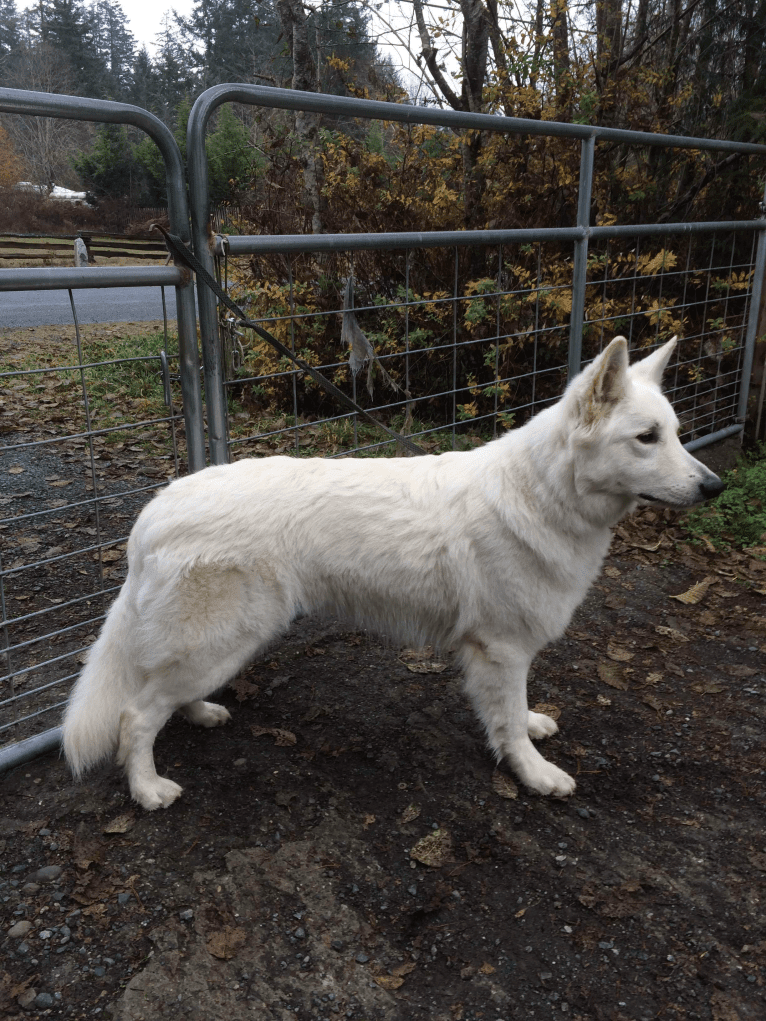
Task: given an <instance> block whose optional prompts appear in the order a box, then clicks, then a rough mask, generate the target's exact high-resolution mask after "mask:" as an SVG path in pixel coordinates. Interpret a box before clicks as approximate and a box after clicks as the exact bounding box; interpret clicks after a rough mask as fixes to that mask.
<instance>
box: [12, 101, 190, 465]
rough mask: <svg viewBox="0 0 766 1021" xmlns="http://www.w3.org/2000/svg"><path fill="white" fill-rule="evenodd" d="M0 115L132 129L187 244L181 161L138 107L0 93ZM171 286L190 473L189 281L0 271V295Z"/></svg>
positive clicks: (183, 276)
mask: <svg viewBox="0 0 766 1021" xmlns="http://www.w3.org/2000/svg"><path fill="white" fill-rule="evenodd" d="M0 113H15V114H26V115H27V116H32V117H62V118H66V119H69V120H80V121H96V122H99V123H102V124H132V125H133V126H134V127H137V128H140V129H141V130H142V131H145V132H146V134H147V135H149V137H150V138H151V139H152V141H153V142H154V143H155V144H156V145H157V147H158V149H159V150H160V152H161V154H162V158H163V160H164V163H165V179H166V183H167V189H168V216H169V218H170V226H171V230H172V231H173V233H174V234H178V235H179V236H180V237H181V238H182V239H183V241H184V242H188V241H189V213H188V206H187V201H186V180H185V175H184V165H183V159H182V157H181V151H180V149H179V148H178V143H177V142H176V140H175V138H174V137H173V134H172V132H171V131H170V129H169V128H167V127H166V126H165V125H164V124H163V123H162V121H161V120H160V119H159V117H155V116H154V114H152V113H149V112H148V111H146V110H143V109H142V108H141V107H138V106H131V105H129V104H127V103H112V102H109V101H107V100H102V99H86V98H84V97H82V96H59V95H54V94H52V93H46V92H27V91H24V90H22V89H0ZM161 284H164V285H166V286H169V285H173V286H174V287H175V289H176V308H177V312H178V345H179V355H180V369H181V389H182V392H183V412H184V422H185V426H186V442H187V447H188V454H189V469H190V471H199V469H200V468H204V467H205V432H204V420H203V414H202V395H201V391H200V374H199V353H198V351H197V321H196V314H195V307H194V281H193V280H192V279H191V277H190V275H189V274H188V273H187V272H186V271H184V270H181V269H180V268H179V267H177V266H88V267H74V266H73V267H71V268H70V267H49V268H40V267H34V268H31V269H27V268H24V267H22V268H15V269H0V291H43V290H58V289H64V290H66V289H69V288H88V287H146V286H152V285H155V286H159V285H161Z"/></svg>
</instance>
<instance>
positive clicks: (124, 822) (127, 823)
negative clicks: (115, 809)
mask: <svg viewBox="0 0 766 1021" xmlns="http://www.w3.org/2000/svg"><path fill="white" fill-rule="evenodd" d="M135 821H136V819H135V816H134V815H133V814H132V813H130V812H128V813H126V814H125V815H118V816H116V817H115V818H114V819H112V821H111V822H108V823H107V824H106V826H104V828H103V830H102V831H101V832H102V833H127V832H128V830H129V829H131V828H132V827H133V825H134V823H135Z"/></svg>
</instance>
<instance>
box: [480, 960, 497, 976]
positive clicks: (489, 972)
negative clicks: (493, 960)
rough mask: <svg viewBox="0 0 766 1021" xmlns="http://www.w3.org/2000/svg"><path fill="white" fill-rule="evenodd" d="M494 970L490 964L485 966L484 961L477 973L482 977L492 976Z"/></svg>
mask: <svg viewBox="0 0 766 1021" xmlns="http://www.w3.org/2000/svg"><path fill="white" fill-rule="evenodd" d="M495 970H496V969H495V968H493V967H492V965H491V964H487V962H486V961H485V962H484V964H482V966H481V967H480V968H479V971H480V972H481V974H482V975H492V974H494V972H495Z"/></svg>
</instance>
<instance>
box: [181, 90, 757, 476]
mask: <svg viewBox="0 0 766 1021" xmlns="http://www.w3.org/2000/svg"><path fill="white" fill-rule="evenodd" d="M222 103H243V104H249V105H253V106H261V107H268V108H272V109H275V108H276V109H281V110H293V111H299V110H300V111H305V112H309V113H316V114H329V115H336V116H337V115H341V116H344V117H359V118H366V119H369V120H378V121H399V122H404V123H406V124H430V125H434V126H438V127H446V128H451V129H454V130H478V131H495V132H507V133H510V134H519V135H549V136H558V137H563V138H571V139H577V140H579V141H580V144H581V155H580V179H579V186H578V203H577V223H576V225H574V226H572V227H563V228H540V229H534V230H480V231H430V232H427V233H425V232H424V233H390V234H319V235H306V236H300V235H297V236H296V235H274V236H269V237H262V236H238V237H234V236H230V237H227V238H226V239H225V244H226V247H227V250H228V252H229V254H231V255H245V254H250V253H254V252H284V253H288V252H322V251H325V252H326V251H334V252H338V251H344V252H348V251H360V250H362V249H373V248H389V249H392V248H400V249H405V248H416V247H437V246H450V247H455V246H464V245H465V246H467V245H475V244H484V245H498V244H509V243H517V244H518V243H527V242H532V241H564V240H571V241H572V242H573V245H574V263H573V274H572V311H571V316H570V334H569V355H568V370H569V376H570V378H571V377H572V376H573V375H575V374H576V373H577V372H579V371H580V367H581V361H582V331H583V323H584V316H585V288H586V280H587V268H588V243H589V240H590V239H591V238H594V239H598V238H617V237H643V236H648V235H653V236H667V235H673V234H690V233H712V232H714V231H720V230H738V231H757V232H758V245H757V252H756V262H755V269H754V279H753V286H752V290H751V296H750V309H749V316H748V324H747V331H746V336H745V349H744V352H743V363H742V381H741V386H740V391H739V401H738V409H737V423H736V424H734V425H731V426H727V427H726V428H724V429H720V430H718V431H716V432H714V433H710V434H709V435H707V436H702V437H699V438H698V439H696V440H693V441H692V442H691V443H689V444H687V448H688V449H696V448H698V447H701V446H705V445H707V444H709V443H713V442H715V441H717V440H719V439H723V438H725V437H726V436H731V435H735V434H737V433H740V432H742V430H743V428H744V420H745V413H746V409H747V399H748V385H749V380H750V374H751V371H752V363H753V353H754V350H755V340H756V332H757V326H758V312H759V308H760V299H761V289H762V284H763V276H764V271H765V270H766V219H764V218H763V217H759V218H756V219H753V220H729V221H716V222H699V223H664V224H639V225H636V224H634V225H627V224H626V225H623V224H621V225H614V226H600V227H598V226H591V223H590V207H591V192H592V185H593V166H594V157H595V148H596V142H597V141H599V140H603V141H610V142H622V143H628V144H631V145H641V146H659V147H663V148H685V149H704V150H713V151H718V152H730V153H731V152H736V153H746V154H754V155H760V156H766V146H763V145H754V144H751V143H741V142H730V141H723V140H718V139H708V138H691V137H688V136H685V135H661V134H656V135H655V134H651V133H650V132H645V131H623V130H621V129H619V128H603V127H597V126H591V125H585V124H564V123H559V122H557V121H534V120H524V119H522V118H518V117H498V116H494V115H492V114H480V113H461V112H457V111H454V110H439V109H435V108H429V107H416V106H407V105H405V104H399V103H383V102H379V101H376V100H367V99H351V98H348V97H343V96H330V95H324V94H319V93H313V92H298V91H293V90H290V89H275V88H272V87H270V86H265V85H243V84H237V83H230V84H224V85H216V86H214V87H213V88H211V89H208V90H207V91H206V92H203V93H202V95H201V96H199V98H198V99H197V101H196V102H195V103H194V106H193V107H192V109H191V112H190V114H189V123H188V131H187V141H186V145H187V169H188V176H189V203H190V207H191V217H192V237H193V241H194V250H195V253H196V255H197V257H198V258H199V260H200V262H202V263H203V265H204V266H205V268H206V269H207V270H208V272H210V273H213V272H214V252H213V251H212V250H211V247H210V236H209V226H208V225H209V200H208V169H207V156H206V153H205V128H206V125H207V123H208V120H209V119H210V116H211V115H212V114H213V112H214V111H215V110H216V108H217V107H219V106H220V105H221V104H222ZM764 203H766V191H765V192H764ZM222 240H223V239H221V241H222ZM198 303H199V324H200V334H201V338H202V360H203V368H204V374H205V401H206V407H207V416H208V441H209V448H210V460H211V462H212V463H213V464H225V463H226V462H227V461H228V460H229V451H228V444H227V435H226V395H225V388H224V373H223V358H222V351H221V345H220V340H219V335H218V318H217V314H216V299H215V296H214V295H213V294H212V292H210V291H209V290H208V289H207V288H204V287H203V288H200V289H199V291H198Z"/></svg>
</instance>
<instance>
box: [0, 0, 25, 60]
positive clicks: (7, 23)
mask: <svg viewBox="0 0 766 1021" xmlns="http://www.w3.org/2000/svg"><path fill="white" fill-rule="evenodd" d="M20 42H21V19H20V18H19V13H18V11H17V10H16V3H15V0H0V61H3V58H4V57H7V56H8V54H9V53H11V52H12V51H13V50H15V49H16V47H17V46H18V45H19V44H20Z"/></svg>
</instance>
